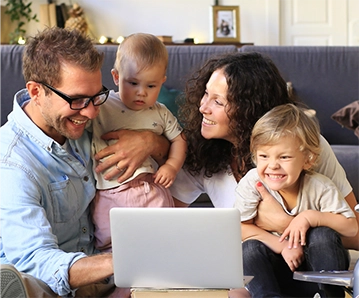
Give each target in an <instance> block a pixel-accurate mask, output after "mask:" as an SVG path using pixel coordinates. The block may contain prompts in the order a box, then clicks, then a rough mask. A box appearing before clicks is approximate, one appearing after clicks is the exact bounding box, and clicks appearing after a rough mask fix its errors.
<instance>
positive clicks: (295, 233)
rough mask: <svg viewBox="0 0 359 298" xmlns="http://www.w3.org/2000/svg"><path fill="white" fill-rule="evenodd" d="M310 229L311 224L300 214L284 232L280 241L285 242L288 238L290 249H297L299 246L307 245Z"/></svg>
mask: <svg viewBox="0 0 359 298" xmlns="http://www.w3.org/2000/svg"><path fill="white" fill-rule="evenodd" d="M309 228H310V223H309V221H308V219H307V218H306V217H305V216H303V215H302V214H298V215H297V216H296V217H295V218H294V219H293V220H292V221H291V223H290V224H289V226H288V227H287V228H286V229H285V230H284V232H283V234H282V235H281V236H280V238H279V241H280V242H283V241H284V240H285V239H286V238H287V237H288V239H287V240H288V248H289V249H291V248H292V247H294V248H297V247H298V244H299V246H301V245H305V236H306V233H307V231H308V229H309Z"/></svg>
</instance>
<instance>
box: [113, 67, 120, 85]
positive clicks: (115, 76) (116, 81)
mask: <svg viewBox="0 0 359 298" xmlns="http://www.w3.org/2000/svg"><path fill="white" fill-rule="evenodd" d="M111 74H112V79H113V82H114V83H115V85H116V86H118V80H119V74H118V71H117V70H116V69H114V68H112V69H111Z"/></svg>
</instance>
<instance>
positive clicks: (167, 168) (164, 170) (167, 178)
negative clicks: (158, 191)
mask: <svg viewBox="0 0 359 298" xmlns="http://www.w3.org/2000/svg"><path fill="white" fill-rule="evenodd" d="M176 175H177V171H176V169H175V168H174V167H172V166H171V165H169V164H164V165H163V166H161V167H160V168H159V169H158V170H157V172H156V174H154V176H153V177H154V179H155V183H158V184H161V185H162V186H164V187H165V188H169V187H170V186H171V185H172V183H173V181H174V180H175V178H176Z"/></svg>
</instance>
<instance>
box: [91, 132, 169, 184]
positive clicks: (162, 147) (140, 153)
mask: <svg viewBox="0 0 359 298" xmlns="http://www.w3.org/2000/svg"><path fill="white" fill-rule="evenodd" d="M102 138H103V139H105V140H110V139H118V141H117V143H116V144H114V145H110V146H108V147H106V148H105V149H103V150H101V151H100V152H98V153H97V154H96V155H95V159H96V160H100V159H102V158H104V157H107V156H109V157H108V158H106V159H105V160H104V161H103V162H101V163H99V164H98V166H97V167H96V172H97V173H100V172H103V171H104V170H106V169H108V168H110V167H112V166H115V167H114V168H113V169H112V170H111V171H109V172H108V173H106V175H105V176H104V178H105V179H106V180H110V179H112V178H113V177H115V176H118V174H119V171H120V170H122V171H121V173H122V174H121V176H120V177H119V178H118V179H117V181H118V182H123V181H125V180H126V179H128V178H129V177H131V175H132V174H133V173H134V171H135V170H136V169H137V168H138V167H139V166H140V165H141V164H142V163H143V162H144V161H145V160H146V158H148V157H149V156H152V157H153V158H154V159H155V160H156V161H157V163H159V164H162V163H163V162H164V161H165V160H166V156H167V153H168V150H169V146H170V143H169V141H168V140H167V139H166V138H165V137H163V136H159V135H156V134H155V133H153V132H150V131H133V130H118V131H113V132H109V133H107V134H104V135H103V136H102Z"/></svg>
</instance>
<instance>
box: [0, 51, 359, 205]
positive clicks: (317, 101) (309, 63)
mask: <svg viewBox="0 0 359 298" xmlns="http://www.w3.org/2000/svg"><path fill="white" fill-rule="evenodd" d="M98 48H99V49H100V50H101V51H103V52H104V53H105V61H104V65H103V69H102V70H103V72H102V73H103V84H104V85H105V86H106V87H107V88H110V89H115V88H116V86H115V85H114V83H113V81H112V78H111V74H110V71H111V68H112V67H113V63H114V61H115V57H116V50H117V46H115V45H99V46H98ZM167 49H168V53H169V65H168V71H167V81H166V82H165V84H164V85H165V87H166V88H167V89H168V90H173V89H175V90H183V88H184V85H185V82H186V79H187V78H188V76H189V74H190V73H191V72H192V71H193V70H194V69H196V68H197V67H199V66H200V65H202V64H203V63H204V62H205V61H206V60H207V59H208V58H209V57H210V56H212V55H216V54H220V53H228V52H236V51H243V52H249V51H258V52H261V53H263V54H265V55H268V56H269V57H271V58H272V60H273V61H274V62H275V63H276V65H277V66H278V68H279V70H280V71H281V73H282V75H283V77H284V78H285V79H286V80H287V81H288V82H291V83H292V86H293V90H294V92H295V93H296V95H297V96H298V97H299V98H300V99H302V100H303V101H304V102H305V103H306V104H307V105H308V106H309V107H311V108H312V109H315V110H316V112H317V116H318V118H319V121H320V125H321V130H322V134H323V135H324V137H325V138H326V139H327V140H328V141H329V143H330V144H331V145H332V148H333V150H334V152H335V154H336V156H337V158H338V160H339V161H340V163H341V164H342V165H343V167H344V168H345V170H346V173H347V176H348V179H349V181H350V182H351V184H352V186H353V190H354V193H355V195H356V198H357V200H359V143H358V137H356V136H355V135H354V133H353V131H351V130H349V129H346V128H343V127H341V125H339V124H338V123H336V122H335V121H334V120H332V119H331V115H332V114H333V113H334V112H336V111H337V110H339V109H340V108H342V107H344V106H345V105H347V104H349V103H351V102H353V101H354V100H358V99H359V47H281V46H271V47H261V46H244V47H242V48H237V47H235V46H232V45H222V46H220V45H216V46H214V45H213V46H167ZM22 51H23V46H18V45H1V119H0V121H1V125H2V124H3V123H4V122H5V121H6V116H7V115H8V113H9V112H10V111H11V110H12V102H13V95H14V94H15V92H16V91H17V90H19V89H21V88H24V87H25V82H24V80H23V77H22V67H21V62H22V61H21V56H22ZM357 122H359V119H358V121H357ZM202 205H205V206H208V205H210V204H209V201H208V199H206V197H205V196H202V197H201V198H200V199H199V200H198V201H197V206H202Z"/></svg>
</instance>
